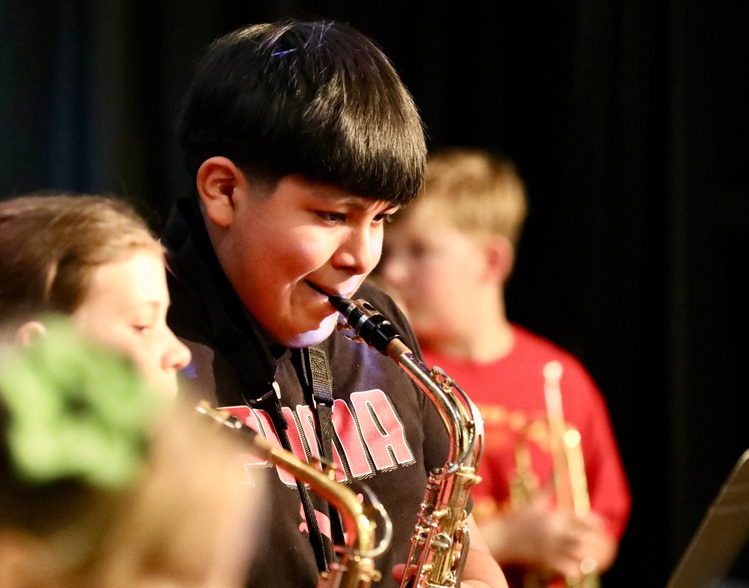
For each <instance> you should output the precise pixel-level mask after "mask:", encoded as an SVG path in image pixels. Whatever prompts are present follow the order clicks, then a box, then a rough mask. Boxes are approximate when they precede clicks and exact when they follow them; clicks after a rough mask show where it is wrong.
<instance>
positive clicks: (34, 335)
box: [13, 321, 47, 347]
mask: <svg viewBox="0 0 749 588" xmlns="http://www.w3.org/2000/svg"><path fill="white" fill-rule="evenodd" d="M46 333H47V327H45V326H44V325H43V324H42V323H40V322H39V321H26V322H25V323H23V324H22V325H21V326H20V327H18V328H17V329H16V333H15V335H14V336H13V340H14V341H15V342H16V343H17V344H18V345H20V346H21V347H29V346H31V345H32V344H33V343H34V342H35V341H37V340H38V339H39V338H40V337H43V336H44V335H45V334H46Z"/></svg>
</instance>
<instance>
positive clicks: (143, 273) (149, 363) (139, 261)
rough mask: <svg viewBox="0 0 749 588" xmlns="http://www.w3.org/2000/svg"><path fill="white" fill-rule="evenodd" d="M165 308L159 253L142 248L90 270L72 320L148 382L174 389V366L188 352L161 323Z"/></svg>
mask: <svg viewBox="0 0 749 588" xmlns="http://www.w3.org/2000/svg"><path fill="white" fill-rule="evenodd" d="M168 308H169V291H168V290H167V286H166V273H165V269H164V262H163V259H162V258H161V256H160V255H158V254H157V253H155V252H153V251H149V250H146V249H141V250H137V251H135V252H134V253H132V254H130V255H128V256H127V257H125V258H123V259H120V260H117V261H113V262H110V263H105V264H103V265H101V266H99V267H98V268H96V269H95V270H94V272H93V275H92V279H91V285H90V288H89V291H88V293H87V295H86V297H85V298H84V300H83V302H82V303H81V305H80V306H79V307H78V308H77V309H76V310H75V311H74V312H73V320H74V321H75V322H76V324H78V326H79V327H80V328H81V330H82V331H83V332H84V333H85V334H86V335H88V336H90V337H92V338H93V339H94V340H96V341H98V342H101V343H104V344H106V345H109V346H111V347H113V348H115V349H116V350H118V351H121V352H122V353H125V354H126V355H128V356H129V357H131V358H132V359H133V361H134V362H135V363H136V365H137V366H138V367H139V368H140V370H141V372H142V373H143V375H144V377H145V378H146V380H147V381H148V382H149V383H150V384H151V385H152V386H154V387H156V388H157V389H158V390H161V391H163V392H165V393H167V394H170V395H175V394H176V393H177V372H178V371H179V370H181V369H182V368H184V367H186V366H187V364H188V363H189V362H190V359H191V356H190V351H189V350H188V349H187V347H186V346H185V345H184V344H182V343H181V342H180V341H179V339H177V337H176V336H175V335H174V333H173V332H172V331H171V329H170V328H169V327H168V326H167V324H166V313H167V309H168Z"/></svg>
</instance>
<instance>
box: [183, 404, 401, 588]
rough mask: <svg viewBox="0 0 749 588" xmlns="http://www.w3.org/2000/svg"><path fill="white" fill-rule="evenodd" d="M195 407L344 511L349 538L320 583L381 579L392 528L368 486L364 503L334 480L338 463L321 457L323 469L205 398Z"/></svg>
mask: <svg viewBox="0 0 749 588" xmlns="http://www.w3.org/2000/svg"><path fill="white" fill-rule="evenodd" d="M196 409H197V410H198V412H200V413H202V414H204V415H207V416H209V417H211V418H213V419H214V420H215V421H217V422H218V423H220V424H221V425H224V426H226V427H229V428H230V429H232V430H234V431H236V432H238V433H242V434H243V435H244V436H245V438H246V439H247V443H248V448H249V450H250V451H251V452H252V453H253V454H255V455H256V456H257V457H261V458H263V459H267V460H268V461H270V462H271V463H273V464H274V465H277V466H279V467H281V468H283V469H284V470H286V471H287V472H289V473H290V474H292V475H293V476H294V477H295V478H297V479H298V480H301V481H302V482H305V483H306V484H309V485H310V487H311V488H312V490H313V491H314V492H315V493H316V494H318V495H319V496H320V497H322V498H324V499H325V500H327V501H328V502H330V503H331V504H332V505H333V506H334V507H335V508H336V509H337V510H338V512H339V513H341V518H342V521H343V526H344V529H345V531H346V537H347V543H346V545H343V546H339V545H336V546H334V550H335V551H336V553H338V555H339V559H338V561H336V562H333V563H331V564H330V566H329V568H330V570H329V571H326V572H322V573H321V574H320V577H319V579H318V583H317V588H368V587H369V586H371V585H372V583H376V582H379V581H380V579H381V578H382V574H381V573H380V571H379V570H376V569H375V560H376V558H377V557H379V556H380V555H382V554H383V553H384V552H385V551H386V550H387V549H388V548H389V546H390V540H391V538H392V533H393V527H392V523H391V521H390V517H389V515H388V514H387V512H386V511H385V508H384V507H383V506H382V503H380V502H379V500H378V499H377V497H376V496H375V495H374V493H372V491H371V490H370V489H369V488H368V487H367V486H366V485H364V484H361V485H360V489H361V490H362V492H363V493H364V494H366V498H367V502H368V504H369V507H365V506H364V505H363V504H362V503H360V502H359V499H358V497H357V494H356V493H355V492H354V491H353V490H352V489H351V488H349V487H348V486H346V485H345V484H342V483H341V482H338V481H337V480H336V479H335V466H334V465H333V464H329V463H327V462H322V461H320V463H321V464H322V465H323V470H322V471H320V470H318V469H317V468H316V467H315V466H314V465H312V464H308V463H306V462H305V461H303V460H301V459H299V458H298V457H296V455H294V454H293V453H292V452H290V451H287V450H286V449H283V448H281V447H276V446H274V445H272V444H271V443H269V442H268V441H267V440H266V439H264V438H263V437H261V436H260V435H258V434H257V433H256V432H255V431H254V430H253V429H250V428H249V427H246V426H245V425H244V424H242V422H241V421H240V420H239V419H238V418H237V417H235V416H233V415H232V414H231V413H229V412H228V411H224V410H220V409H217V408H213V407H212V406H211V405H210V404H209V403H208V402H206V401H205V400H201V401H200V402H199V403H198V405H197V407H196ZM378 518H379V519H380V520H381V521H382V522H383V526H384V531H383V535H382V538H381V539H380V542H379V544H376V543H375V541H376V535H375V531H376V528H377V523H376V520H377V519H378Z"/></svg>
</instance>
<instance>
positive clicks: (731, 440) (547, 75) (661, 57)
mask: <svg viewBox="0 0 749 588" xmlns="http://www.w3.org/2000/svg"><path fill="white" fill-rule="evenodd" d="M742 5H743V3H742V2H741V1H738V0H737V1H736V2H721V1H717V2H700V1H699V0H684V1H679V0H671V1H663V0H631V1H627V0H619V1H613V0H611V1H606V0H598V1H595V0H594V1H585V0H555V1H547V2H540V1H535V2H534V1H526V2H523V1H516V2H509V1H506V0H483V1H481V0H465V1H463V2H452V3H450V2H434V1H431V2H430V1H427V0H414V1H408V0H400V1H393V0H378V1H377V2H357V1H355V0H348V1H346V0H337V1H336V0H329V1H327V2H326V1H318V2H312V1H309V2H303V1H294V0H276V1H268V2H250V1H244V2H238V1H230V0H212V1H210V0H163V1H161V2H144V1H133V0H111V1H107V0H103V1H102V0H89V1H83V0H81V1H78V2H74V1H65V0H58V1H57V2H55V3H52V2H49V3H48V2H34V1H33V0H0V130H1V131H2V135H1V136H2V140H0V163H1V164H2V165H0V197H6V196H10V195H14V194H18V193H22V192H26V191H30V190H39V189H66V190H77V191H88V192H108V193H114V194H119V195H129V196H131V197H135V198H136V199H137V200H138V202H139V203H140V204H141V209H142V210H143V212H144V213H147V214H149V215H150V216H149V218H150V219H151V221H152V222H153V224H154V227H155V228H158V226H159V224H160V222H161V220H162V219H163V216H164V213H165V211H166V209H167V208H168V205H169V203H170V202H171V200H172V199H173V198H174V197H175V195H177V194H179V193H181V192H184V191H185V190H187V189H189V179H188V178H187V177H186V176H185V174H184V172H183V170H182V168H181V165H180V164H179V162H178V157H177V154H176V149H175V144H174V141H173V136H172V128H173V126H174V118H175V113H176V110H177V108H178V104H179V98H180V96H181V94H182V92H183V91H184V89H185V87H186V84H187V81H188V78H189V74H190V71H191V68H192V65H193V63H194V61H195V59H196V58H197V56H198V55H199V54H200V52H201V51H202V50H203V49H204V48H205V47H206V46H207V44H208V43H209V42H210V41H211V40H212V39H213V38H215V37H216V36H218V35H219V34H222V33H225V32H228V31H229V30H231V29H233V28H236V27H237V26H240V25H242V24H246V23H249V22H260V21H265V20H275V19H279V18H285V17H289V16H297V17H326V18H337V19H341V20H345V21H348V22H350V23H351V24H353V25H354V26H356V27H357V28H359V29H361V30H362V31H364V32H365V33H368V34H369V35H371V36H372V37H373V38H375V39H376V40H377V41H378V42H379V43H380V44H381V45H382V46H383V48H384V49H385V51H386V52H387V53H388V54H389V56H390V57H391V58H392V60H393V61H394V63H395V65H396V67H397V68H398V69H399V71H400V72H401V75H402V77H403V79H404V80H405V82H406V83H407V85H408V86H409V88H410V89H411V91H412V92H413V94H414V96H415V98H416V101H417V103H418V105H419V106H420V108H421V110H422V113H423V116H424V120H425V122H426V125H427V127H428V133H429V143H430V146H438V145H443V144H462V145H476V146H482V147H489V148H493V149H500V150H504V151H505V152H506V153H508V154H509V155H511V156H512V157H514V158H515V159H516V160H517V162H518V164H519V167H520V170H521V173H522V174H523V175H524V176H525V178H526V179H527V183H528V186H529V190H530V195H531V216H530V219H529V222H528V226H527V230H526V233H525V235H524V237H523V240H522V243H521V249H520V255H519V260H518V267H517V270H516V273H515V275H514V278H513V281H512V283H511V284H510V290H509V293H508V296H509V309H510V314H511V317H512V318H513V319H514V320H516V321H519V322H521V323H524V324H525V325H527V326H529V327H530V328H533V329H535V330H537V331H538V332H540V333H542V334H545V335H547V336H548V337H550V338H551V339H553V340H555V341H557V342H558V343H560V344H561V345H563V346H565V347H567V348H569V349H570V350H572V351H573V352H575V353H576V354H577V355H578V356H579V357H580V358H581V359H582V360H583V361H584V362H585V363H586V365H587V366H588V367H589V369H590V371H591V373H592V374H593V376H594V378H595V379H596V380H597V382H598V383H599V385H600V386H601V388H602V390H603V392H604V395H605V396H606V399H607V402H608V404H609V408H610V411H611V415H612V420H613V423H614V428H615V431H616V434H617V436H618V439H619V442H620V445H621V450H622V454H623V458H624V462H625V467H626V469H627V472H628V475H629V477H630V482H631V485H632V490H633V496H634V508H633V514H632V519H631V523H630V525H629V528H628V530H627V532H626V535H625V537H624V540H623V542H622V546H621V553H620V557H619V560H618V562H617V563H616V565H615V567H614V568H613V569H612V571H611V572H610V573H609V574H608V575H607V576H606V577H605V585H607V586H633V585H637V586H651V585H652V586H657V585H663V584H664V583H665V582H666V580H667V578H668V576H669V574H670V573H671V570H672V569H673V567H674V565H675V564H676V562H677V560H678V558H679V556H680V554H681V553H682V552H683V550H684V548H685V547H686V545H687V542H688V541H689V539H690V537H691V535H692V533H693V532H694V530H695V529H696V527H697V525H698V523H699V521H700V520H701V518H702V516H703V515H704V513H705V511H706V509H707V507H708V506H709V504H710V502H711V500H712V499H713V497H714V496H715V495H716V493H717V492H718V490H719V488H720V485H721V483H722V481H723V480H724V479H725V477H726V476H727V474H728V472H729V471H730V469H731V467H732V465H733V463H734V462H735V460H736V459H737V458H738V457H739V456H740V454H741V453H742V452H743V450H744V449H746V448H747V447H749V435H748V434H747V432H746V430H747V427H746V425H745V424H744V421H745V419H746V414H747V408H748V404H749V401H748V400H747V397H748V395H747V386H746V378H745V376H744V372H743V368H744V366H745V365H746V363H747V351H749V349H748V347H749V346H748V345H747V344H746V338H745V333H746V332H747V327H748V326H749V325H748V324H747V318H746V312H745V309H744V305H743V302H744V298H745V291H744V290H743V289H742V287H740V280H741V278H742V277H743V276H742V274H743V273H744V272H745V271H746V267H747V264H746V254H747V247H746V237H747V234H748V232H747V228H748V227H749V201H748V196H749V194H748V192H749V179H748V175H747V172H746V169H747V164H746V159H747V155H749V153H748V151H749V150H748V149H747V145H746V137H747V132H748V131H749V117H748V116H747V110H746V105H747V104H749V92H748V91H747V87H746V86H747V84H746V77H747V73H748V72H749V69H748V68H747V66H748V65H749V59H748V58H749V41H747V40H746V34H745V30H744V29H745V27H746V22H747V21H746V19H745V18H742V12H741V8H742ZM0 254H1V252H0ZM742 282H743V281H742ZM744 559H745V558H741V561H742V562H743V561H744ZM746 567H747V566H746V564H740V565H739V569H737V570H736V571H735V572H734V574H735V575H736V576H739V577H742V578H745V577H746V571H745V568H746ZM742 568H743V569H742Z"/></svg>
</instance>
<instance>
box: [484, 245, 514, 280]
mask: <svg viewBox="0 0 749 588" xmlns="http://www.w3.org/2000/svg"><path fill="white" fill-rule="evenodd" d="M484 249H485V252H486V269H487V273H488V275H489V276H490V277H491V278H493V279H498V280H499V281H500V283H502V284H504V283H505V282H506V281H507V279H508V278H509V277H510V273H512V266H513V264H514V263H515V248H514V247H513V246H512V243H510V240H509V239H508V238H507V237H503V236H502V235H492V236H491V237H489V238H487V240H486V242H485V244H484Z"/></svg>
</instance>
